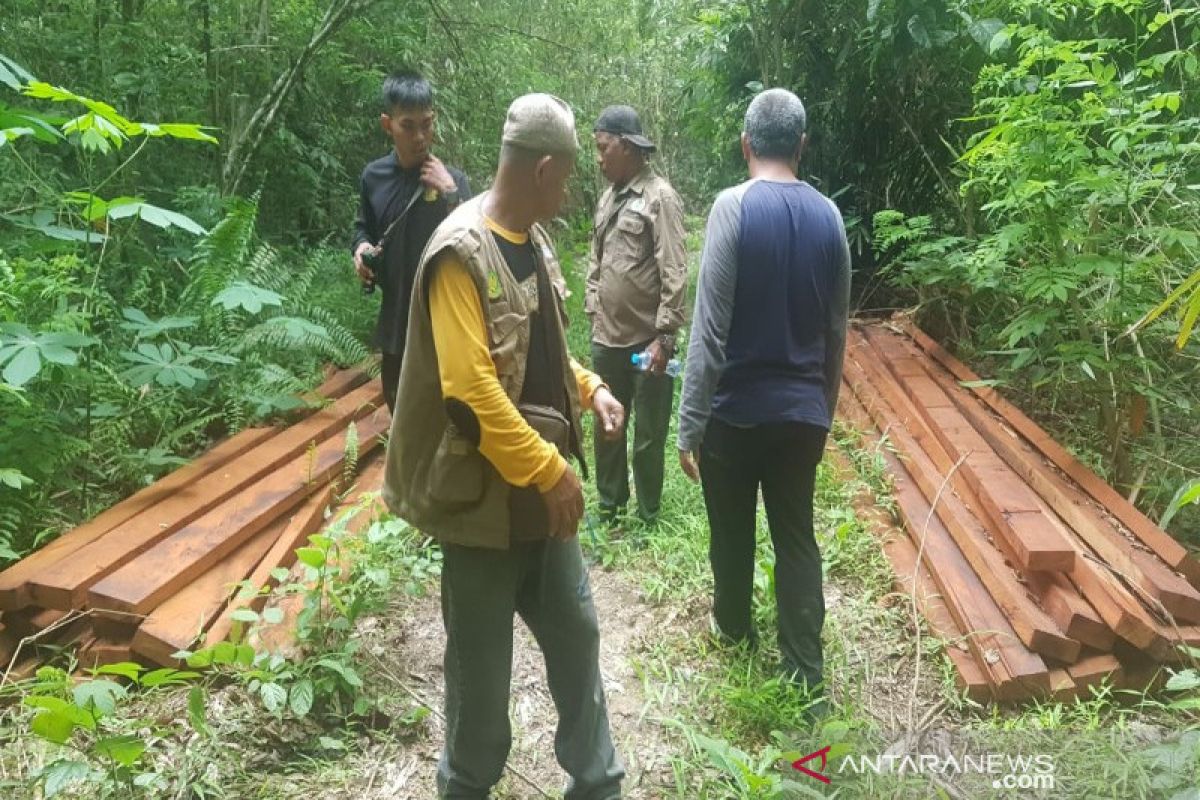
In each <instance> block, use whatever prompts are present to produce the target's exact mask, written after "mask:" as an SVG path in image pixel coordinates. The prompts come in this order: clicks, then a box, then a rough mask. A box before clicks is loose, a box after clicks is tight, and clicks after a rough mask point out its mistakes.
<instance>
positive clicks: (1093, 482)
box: [904, 321, 1200, 587]
mask: <svg viewBox="0 0 1200 800" xmlns="http://www.w3.org/2000/svg"><path fill="white" fill-rule="evenodd" d="M904 329H905V332H906V333H908V335H909V336H911V337H912V339H913V340H914V341H915V342H916V343H917V345H918V346H920V348H921V349H922V350H924V351H925V352H926V353H928V354H929V355H930V356H931V357H932V358H933V359H934V360H935V361H937V362H938V363H940V364H941V365H942V366H943V367H945V368H946V369H947V370H948V371H949V372H950V373H951V374H952V375H954V377H955V378H957V379H958V380H960V381H964V382H974V381H979V380H980V378H979V376H978V375H976V374H975V373H974V372H973V371H971V369H970V368H969V367H967V365H966V364H964V363H963V362H961V361H959V360H958V359H957V358H955V357H954V356H953V355H951V354H950V352H949V351H947V350H946V349H945V348H943V347H942V346H941V345H940V344H938V343H937V342H935V341H934V340H933V339H931V338H929V336H928V335H926V334H925V333H924V332H923V331H921V330H920V329H919V328H917V327H916V326H915V325H913V324H911V322H907V321H906V322H905V323H904ZM971 391H972V392H974V393H975V394H976V395H978V396H979V397H980V398H981V399H982V400H983V401H984V402H985V403H987V404H988V406H990V407H991V408H992V409H993V410H994V411H996V413H998V414H999V415H1000V416H1001V417H1003V418H1004V419H1005V421H1006V422H1008V424H1009V425H1011V426H1012V427H1013V429H1014V430H1016V431H1017V432H1018V433H1020V434H1021V435H1022V436H1024V437H1025V439H1026V440H1027V441H1029V443H1030V444H1032V445H1033V446H1034V447H1035V448H1037V449H1038V450H1039V451H1041V453H1042V454H1043V455H1044V456H1046V458H1048V459H1049V460H1050V461H1051V462H1052V463H1054V464H1055V466H1057V467H1058V468H1059V469H1061V470H1062V471H1063V472H1064V473H1066V474H1067V476H1069V477H1070V478H1071V479H1072V480H1074V481H1075V482H1076V483H1077V484H1078V485H1079V486H1080V488H1081V489H1083V491H1085V492H1086V493H1087V494H1089V495H1090V496H1091V497H1092V498H1093V499H1094V500H1095V501H1096V502H1098V503H1099V504H1100V505H1101V506H1103V507H1104V508H1106V509H1107V510H1108V511H1109V512H1110V513H1111V514H1113V515H1114V516H1115V517H1116V518H1117V519H1119V520H1120V521H1121V524H1123V525H1124V526H1125V527H1127V528H1128V529H1129V530H1130V531H1132V532H1133V535H1134V536H1136V537H1137V538H1138V539H1140V540H1141V541H1142V543H1143V544H1145V545H1146V546H1147V547H1149V548H1150V549H1151V550H1153V551H1154V552H1155V553H1157V554H1158V556H1159V557H1160V558H1162V560H1163V561H1165V562H1166V564H1167V566H1169V567H1171V568H1172V569H1176V570H1178V571H1179V572H1182V573H1183V574H1184V575H1185V576H1186V577H1187V579H1188V580H1189V581H1190V582H1191V583H1192V585H1193V586H1198V587H1200V560H1197V559H1196V558H1194V557H1193V556H1191V555H1190V554H1189V553H1188V551H1187V550H1186V549H1185V548H1184V547H1183V545H1181V544H1180V543H1179V542H1177V541H1175V540H1174V539H1173V538H1171V536H1170V534H1168V533H1167V532H1166V531H1164V530H1162V529H1161V528H1159V527H1158V526H1157V525H1155V524H1154V523H1153V522H1151V521H1150V519H1149V518H1147V517H1146V516H1145V515H1144V514H1142V513H1141V512H1140V511H1138V510H1137V508H1136V507H1135V506H1134V505H1133V504H1132V503H1130V502H1129V501H1128V500H1127V499H1126V498H1125V497H1123V496H1122V495H1121V494H1120V493H1119V492H1117V491H1116V490H1115V489H1113V488H1112V487H1111V486H1109V485H1108V484H1107V483H1105V482H1104V481H1102V480H1100V478H1099V477H1098V476H1097V475H1096V474H1095V473H1094V472H1092V471H1091V470H1090V469H1088V468H1087V467H1085V466H1084V465H1083V464H1081V463H1080V462H1079V460H1078V459H1076V458H1075V457H1074V456H1072V455H1071V454H1070V453H1069V452H1067V450H1066V448H1064V447H1063V446H1062V445H1060V444H1058V443H1057V442H1055V441H1054V439H1053V438H1051V437H1050V435H1049V434H1048V433H1046V432H1045V431H1044V430H1042V429H1041V428H1040V427H1039V426H1038V425H1037V423H1035V422H1034V421H1033V420H1032V419H1030V418H1029V417H1027V416H1026V415H1025V414H1024V413H1023V412H1022V411H1021V410H1020V409H1018V408H1017V407H1016V406H1014V405H1013V404H1012V403H1010V402H1008V401H1007V400H1005V399H1004V398H1003V397H1002V396H1001V395H1000V393H999V392H997V391H996V390H995V389H991V388H988V387H983V386H973V387H972V388H971Z"/></svg>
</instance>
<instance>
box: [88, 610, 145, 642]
mask: <svg viewBox="0 0 1200 800" xmlns="http://www.w3.org/2000/svg"><path fill="white" fill-rule="evenodd" d="M144 619H145V616H143V615H142V614H106V613H104V612H103V611H96V610H93V611H92V616H91V621H92V632H93V633H95V634H96V637H97V638H99V639H108V640H110V641H114V642H125V643H127V644H128V643H129V641H130V640H132V639H133V634H134V633H136V632H137V629H138V625H141V624H142V620H144Z"/></svg>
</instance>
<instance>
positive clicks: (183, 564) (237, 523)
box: [88, 410, 391, 655]
mask: <svg viewBox="0 0 1200 800" xmlns="http://www.w3.org/2000/svg"><path fill="white" fill-rule="evenodd" d="M390 422H391V420H390V418H389V417H388V415H387V413H386V411H382V410H381V411H377V412H376V413H374V414H372V415H370V416H368V417H367V418H365V419H362V420H360V421H359V423H358V436H359V437H360V441H359V445H358V451H359V453H360V454H366V453H369V452H370V451H371V450H372V449H373V448H375V447H377V446H378V445H379V442H380V439H379V437H380V436H381V435H382V434H383V433H384V432H385V431H386V430H387V428H388V427H389V425H390ZM346 436H347V435H346V434H345V433H342V434H339V435H337V436H335V437H334V438H332V439H330V440H328V441H325V442H322V443H321V444H320V445H319V446H318V447H317V449H316V451H315V453H313V452H310V453H304V454H301V455H300V456H297V457H296V458H294V459H292V460H291V461H290V462H289V463H287V464H285V465H284V466H282V467H281V468H279V469H277V470H275V471H274V472H272V473H271V474H269V475H267V476H265V477H263V478H261V479H260V480H259V481H257V482H256V483H255V484H254V485H253V486H251V487H250V488H248V489H247V490H245V491H243V492H241V493H239V494H237V495H234V496H233V497H231V498H229V499H228V500H226V501H225V502H223V503H222V504H220V505H219V506H217V507H215V508H213V509H212V510H211V511H209V512H208V513H206V514H205V515H204V516H202V517H200V518H199V519H197V520H195V521H194V522H192V523H190V524H188V525H187V526H186V527H185V528H183V529H181V530H179V531H177V532H175V533H174V534H172V535H171V536H169V537H167V538H165V539H163V540H162V541H160V542H158V543H157V544H155V545H154V546H153V547H151V548H149V549H148V550H146V551H145V552H144V553H142V554H141V555H139V556H138V557H137V558H136V559H134V560H132V561H131V562H129V563H128V564H126V565H125V566H124V567H121V568H120V569H118V570H116V571H115V572H113V573H111V574H110V575H108V576H106V577H105V578H103V579H102V580H100V581H99V582H97V583H96V584H95V585H94V586H93V587H92V588H91V590H90V592H89V593H88V603H89V604H90V605H91V607H93V608H102V609H113V610H116V611H124V612H127V613H132V614H148V613H150V612H151V611H152V610H154V609H155V608H156V607H158V605H159V604H160V603H162V602H164V601H165V600H167V599H168V598H169V597H171V596H173V595H174V594H175V593H176V592H177V591H179V590H180V589H181V588H182V587H184V586H186V585H187V584H189V583H190V582H192V581H193V580H195V579H196V578H197V577H199V576H200V575H202V574H204V572H206V571H207V570H208V569H209V568H211V567H213V566H214V565H216V564H218V563H219V562H220V561H221V559H223V558H224V557H225V556H226V555H228V554H230V553H232V552H233V551H234V550H236V549H237V548H238V547H239V546H240V545H241V544H242V543H243V542H245V541H247V540H248V539H250V538H251V537H253V536H254V535H255V534H257V533H258V532H259V531H261V530H262V529H263V528H266V527H268V526H269V525H271V523H272V522H274V521H275V520H277V519H279V518H280V516H281V515H283V514H286V513H287V512H288V511H289V510H291V509H292V508H294V507H296V506H297V505H298V504H300V503H302V502H303V501H304V499H305V498H307V497H308V496H309V495H311V494H313V493H314V492H316V491H317V490H319V489H320V488H321V487H322V486H324V485H325V484H326V483H328V482H329V481H331V480H333V479H335V478H336V477H337V475H338V474H339V473H340V472H341V471H342V469H343V466H344V463H345V455H346ZM259 555H260V557H261V555H262V554H261V553H260V554H259ZM252 567H253V565H251V568H252ZM243 577H245V576H244V575H243ZM142 628H145V624H143V625H142ZM139 652H142V653H143V654H145V655H150V654H149V653H146V652H145V651H144V650H139Z"/></svg>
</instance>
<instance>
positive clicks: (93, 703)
mask: <svg viewBox="0 0 1200 800" xmlns="http://www.w3.org/2000/svg"><path fill="white" fill-rule="evenodd" d="M73 694H74V697H75V705H77V706H79V707H80V708H94V709H95V710H96V711H97V712H99V713H100V714H103V715H104V716H108V715H109V714H111V713H112V712H113V711H114V710H115V709H116V707H117V700H119V699H121V698H123V697H125V687H124V686H122V685H121V684H119V683H114V682H113V681H110V680H106V679H104V678H96V679H94V680H90V681H87V682H85V683H80V684H78V685H76V686H75V689H74V690H73Z"/></svg>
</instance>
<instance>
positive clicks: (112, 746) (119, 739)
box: [92, 734, 146, 767]
mask: <svg viewBox="0 0 1200 800" xmlns="http://www.w3.org/2000/svg"><path fill="white" fill-rule="evenodd" d="M92 748H93V750H95V752H97V753H99V754H100V755H102V756H107V757H108V758H111V759H112V760H113V761H115V762H117V763H118V764H120V765H121V766H123V767H132V766H133V765H134V764H136V763H137V760H138V759H139V758H141V757H142V753H144V752H146V744H145V742H143V741H142V740H141V739H140V738H138V737H137V736H134V735H132V734H125V735H122V736H110V737H108V738H107V739H100V740H99V741H98V742H96V743H95V744H94V745H92Z"/></svg>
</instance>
